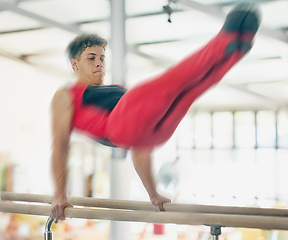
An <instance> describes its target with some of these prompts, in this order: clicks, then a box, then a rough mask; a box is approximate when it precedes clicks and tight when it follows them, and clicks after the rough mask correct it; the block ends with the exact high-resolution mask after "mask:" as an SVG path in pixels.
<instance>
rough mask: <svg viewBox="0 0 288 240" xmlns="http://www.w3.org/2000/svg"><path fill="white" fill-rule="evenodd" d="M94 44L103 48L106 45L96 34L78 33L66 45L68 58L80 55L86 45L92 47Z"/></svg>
mask: <svg viewBox="0 0 288 240" xmlns="http://www.w3.org/2000/svg"><path fill="white" fill-rule="evenodd" d="M95 45H98V46H101V47H103V48H104V50H105V49H106V47H107V41H106V40H105V39H104V38H102V37H100V36H99V35H97V34H86V33H85V34H81V35H78V36H77V37H76V38H74V40H73V41H72V42H70V43H69V45H68V47H67V53H68V57H69V59H70V60H71V59H73V58H77V57H80V55H81V54H82V52H83V51H84V50H85V49H86V48H87V47H93V46H95Z"/></svg>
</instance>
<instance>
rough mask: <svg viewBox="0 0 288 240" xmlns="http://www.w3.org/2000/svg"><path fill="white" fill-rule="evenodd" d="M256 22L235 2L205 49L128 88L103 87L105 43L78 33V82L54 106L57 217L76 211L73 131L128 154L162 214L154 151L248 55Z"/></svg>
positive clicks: (73, 51) (74, 56)
mask: <svg viewBox="0 0 288 240" xmlns="http://www.w3.org/2000/svg"><path fill="white" fill-rule="evenodd" d="M259 24H260V20H259V13H258V10H257V8H256V7H255V6H254V5H252V4H249V3H241V4H239V5H237V6H236V7H235V8H234V9H233V10H232V11H230V13H229V14H228V15H227V16H226V19H225V22H224V25H223V27H222V28H221V30H220V31H219V33H218V34H217V35H216V36H215V37H214V38H213V39H212V40H210V41H209V42H208V43H207V44H206V45H205V46H204V47H202V48H201V49H199V50H198V51H197V52H195V53H193V54H191V55H190V56H188V57H187V58H185V59H184V60H182V61H181V62H180V63H178V64H177V65H175V66H173V67H171V68H170V69H168V70H167V71H166V72H164V73H163V74H161V75H160V76H157V77H155V78H152V79H150V80H148V81H146V82H144V83H141V84H140V85H138V86H136V87H133V88H132V89H130V90H126V89H125V88H124V87H122V86H119V85H104V76H105V50H106V47H107V42H106V40H105V39H103V38H101V37H100V36H98V35H96V34H82V35H79V36H77V37H76V38H75V39H74V40H73V41H72V42H71V43H70V44H69V46H68V48H67V51H68V55H69V58H70V61H71V66H72V68H73V70H74V72H75V74H76V77H77V81H76V82H75V83H73V84H72V85H71V86H68V87H66V88H63V89H59V90H58V91H57V92H56V93H55V95H54V97H53V99H52V103H51V111H52V134H53V142H52V157H51V162H52V172H53V179H54V185H55V193H54V201H53V203H52V206H51V213H52V215H53V217H54V218H55V219H57V220H58V219H59V220H62V219H65V216H64V209H65V207H71V206H72V205H71V204H70V203H69V201H68V200H67V193H66V190H67V170H66V167H67V156H68V154H69V140H70V134H71V131H72V130H77V131H81V132H82V133H83V134H85V135H88V136H90V137H92V138H93V139H95V140H96V141H99V142H100V143H103V144H105V145H108V146H112V147H119V148H123V149H127V150H131V155H132V159H133V164H134V167H135V170H136V172H137V174H138V175H139V177H140V179H141V181H142V183H143V185H144V187H145V189H146V191H147V193H148V195H149V197H150V201H151V202H152V204H154V205H155V206H158V207H159V209H160V210H161V211H164V208H163V203H165V202H170V199H168V198H166V197H164V196H161V195H160V194H159V193H158V192H157V189H156V183H155V180H154V176H153V174H152V171H151V153H152V151H153V148H155V147H156V146H158V145H160V144H163V143H165V142H166V141H167V140H168V139H169V138H170V137H171V135H172V134H173V132H174V131H175V129H176V127H177V125H178V124H179V122H180V121H181V119H182V118H183V117H184V116H185V114H186V113H187V111H188V110H189V108H190V106H191V105H192V103H193V102H194V100H195V99H196V98H198V97H199V96H200V95H201V94H202V93H203V92H205V91H206V90H207V89H208V88H210V87H211V86H213V85H215V84H216V83H218V82H219V81H220V80H221V79H222V78H223V76H224V75H225V73H226V72H227V71H228V70H229V69H230V68H231V67H232V66H234V65H235V64H236V63H237V62H238V61H239V60H240V59H241V58H242V57H243V56H244V55H245V54H246V53H247V52H249V51H250V49H251V47H252V44H253V38H254V36H255V34H256V32H257V30H258V28H259Z"/></svg>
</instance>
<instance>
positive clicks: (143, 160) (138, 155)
mask: <svg viewBox="0 0 288 240" xmlns="http://www.w3.org/2000/svg"><path fill="white" fill-rule="evenodd" d="M151 152H152V151H151V150H133V151H132V159H133V164H134V168H135V170H136V172H137V173H138V175H139V177H140V179H141V181H142V183H143V185H144V187H145V189H146V191H147V192H148V195H149V197H150V201H151V202H152V204H153V205H155V206H157V207H159V209H160V211H165V209H164V207H163V203H165V202H171V200H170V199H168V198H166V197H163V196H161V195H160V194H159V193H158V192H157V189H156V183H155V180H154V176H153V173H152V163H151Z"/></svg>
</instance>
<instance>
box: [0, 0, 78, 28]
mask: <svg viewBox="0 0 288 240" xmlns="http://www.w3.org/2000/svg"><path fill="white" fill-rule="evenodd" d="M0 10H8V11H11V12H14V13H17V14H20V15H22V16H25V17H28V18H31V19H34V20H36V21H38V22H42V23H44V24H47V25H50V26H53V27H56V28H59V29H62V30H65V31H68V32H72V33H76V34H78V33H80V32H81V30H80V29H79V28H78V27H76V26H73V25H68V24H63V23H60V22H57V21H55V20H52V19H49V18H46V17H43V16H40V15H38V14H35V13H33V12H30V11H27V10H25V9H22V8H20V7H18V6H16V5H14V4H10V3H7V2H3V1H0Z"/></svg>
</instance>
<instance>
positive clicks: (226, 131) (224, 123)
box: [213, 112, 233, 148]
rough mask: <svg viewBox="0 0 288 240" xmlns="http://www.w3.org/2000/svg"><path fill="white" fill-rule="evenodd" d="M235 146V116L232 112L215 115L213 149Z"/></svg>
mask: <svg viewBox="0 0 288 240" xmlns="http://www.w3.org/2000/svg"><path fill="white" fill-rule="evenodd" d="M232 146H233V115H232V113H231V112H216V113H214V114H213V147H215V148H231V147H232Z"/></svg>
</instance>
